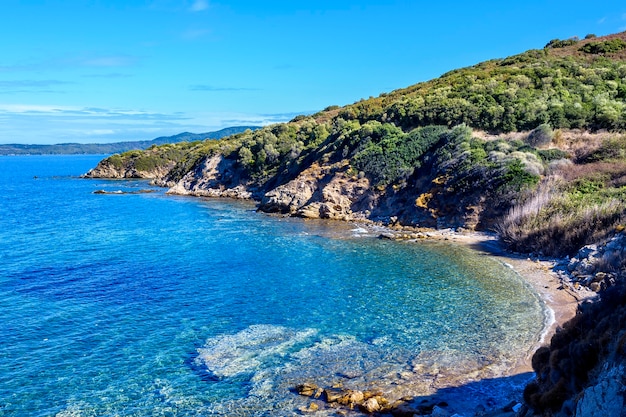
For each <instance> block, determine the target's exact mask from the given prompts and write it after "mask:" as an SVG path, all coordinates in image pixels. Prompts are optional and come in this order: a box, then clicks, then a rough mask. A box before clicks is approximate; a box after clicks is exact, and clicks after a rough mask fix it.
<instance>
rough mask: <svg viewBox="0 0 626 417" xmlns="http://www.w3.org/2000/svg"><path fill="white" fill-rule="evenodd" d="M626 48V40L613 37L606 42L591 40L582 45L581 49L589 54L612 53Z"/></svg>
mask: <svg viewBox="0 0 626 417" xmlns="http://www.w3.org/2000/svg"><path fill="white" fill-rule="evenodd" d="M622 49H626V42H624V41H623V40H621V39H612V40H610V41H604V42H589V43H588V44H585V45H583V46H581V47H580V49H579V51H582V52H585V53H587V54H611V53H615V52H619V51H621V50H622Z"/></svg>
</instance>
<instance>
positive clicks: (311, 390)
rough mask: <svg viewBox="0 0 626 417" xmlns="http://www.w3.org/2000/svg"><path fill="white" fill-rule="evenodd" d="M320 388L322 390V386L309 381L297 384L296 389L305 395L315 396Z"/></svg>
mask: <svg viewBox="0 0 626 417" xmlns="http://www.w3.org/2000/svg"><path fill="white" fill-rule="evenodd" d="M318 390H320V387H318V386H317V385H315V384H312V383H309V382H305V383H304V384H300V385H298V386H296V391H297V392H298V394H300V395H304V396H305V397H312V396H314V395H315V394H316V393H317V391H318Z"/></svg>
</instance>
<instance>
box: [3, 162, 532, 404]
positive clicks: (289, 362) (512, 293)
mask: <svg viewBox="0 0 626 417" xmlns="http://www.w3.org/2000/svg"><path fill="white" fill-rule="evenodd" d="M99 159H100V157H99V156H29V157H17V156H15V157H0V341H1V342H2V348H0V416H22V415H24V416H26V415H28V416H55V415H56V416H102V415H108V416H146V415H150V416H213V415H215V416H229V415H249V416H265V415H267V416H281V415H295V414H299V413H298V412H297V411H296V410H297V408H298V407H301V406H303V405H306V404H307V402H306V400H305V399H304V398H301V397H298V396H297V395H296V394H294V393H293V392H292V391H291V388H292V387H293V386H294V385H295V384H297V383H300V382H303V381H315V382H317V383H318V384H320V385H324V384H327V385H331V384H336V383H338V382H341V383H343V384H344V386H355V387H365V388H372V387H376V386H380V387H383V388H385V387H387V388H388V387H391V386H395V385H401V382H402V379H403V378H404V379H406V380H410V381H413V382H415V381H418V380H419V378H420V372H427V371H428V372H430V371H432V369H433V368H437V367H439V368H440V367H442V366H444V367H445V366H446V364H447V366H448V367H450V366H453V365H455V364H456V365H458V366H459V367H460V368H462V367H463V366H465V367H468V369H470V370H471V368H480V367H484V366H485V365H488V364H490V363H494V362H495V363H501V364H503V366H507V364H508V365H510V364H511V361H513V360H515V359H516V358H517V357H518V356H519V355H520V352H526V351H527V350H528V348H529V346H531V345H532V344H533V343H534V342H535V341H536V340H537V338H538V334H539V332H540V331H541V329H542V323H543V320H544V315H543V312H542V307H541V305H540V303H539V301H538V300H537V297H536V296H535V295H534V293H533V292H532V291H531V290H530V289H529V288H528V287H527V286H526V285H525V284H524V283H523V282H522V281H521V280H520V279H519V277H518V276H517V275H515V274H514V273H513V272H512V271H511V270H510V269H509V268H507V267H505V266H504V265H502V264H501V263H499V262H498V261H496V260H493V259H491V258H489V257H486V256H484V255H479V254H476V253H474V252H472V251H470V250H468V249H466V248H463V247H459V246H454V245H446V244H415V243H395V242H390V241H383V240H379V239H375V234H372V233H367V232H366V231H365V230H363V229H362V228H360V227H358V226H356V225H350V224H343V223H339V224H338V223H324V222H310V221H309V222H307V221H302V220H298V219H283V218H276V217H270V216H267V215H264V214H261V213H257V212H255V210H254V206H252V205H250V204H243V203H239V202H229V201H215V200H203V199H196V198H182V197H174V196H166V195H165V194H164V191H163V190H160V189H158V190H156V191H155V192H154V193H142V194H121V195H115V194H106V195H100V194H94V193H93V192H94V191H95V190H100V189H101V190H106V191H116V190H122V191H138V190H142V189H149V188H153V187H150V186H149V185H148V183H147V182H145V181H106V180H84V179H79V178H77V176H78V175H80V174H81V173H84V172H86V171H87V170H88V169H89V168H91V167H93V166H94V165H95V164H96V163H97V161H98V160H99ZM418 385H419V384H418Z"/></svg>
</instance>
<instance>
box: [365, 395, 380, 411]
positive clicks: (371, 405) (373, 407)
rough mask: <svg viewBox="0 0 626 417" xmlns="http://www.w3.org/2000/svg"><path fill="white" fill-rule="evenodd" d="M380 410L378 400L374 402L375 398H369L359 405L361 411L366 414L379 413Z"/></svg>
mask: <svg viewBox="0 0 626 417" xmlns="http://www.w3.org/2000/svg"><path fill="white" fill-rule="evenodd" d="M380 409H381V407H380V404H378V400H376V398H375V397H372V398H369V399H367V400H366V401H365V402H363V404H361V410H363V411H365V412H366V413H375V412H377V411H380Z"/></svg>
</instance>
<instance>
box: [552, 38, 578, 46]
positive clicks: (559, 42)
mask: <svg viewBox="0 0 626 417" xmlns="http://www.w3.org/2000/svg"><path fill="white" fill-rule="evenodd" d="M577 43H578V38H571V39H564V40H561V39H552V40H551V41H550V42H548V43H547V44H546V46H544V48H565V47H566V46H571V45H576V44H577Z"/></svg>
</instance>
